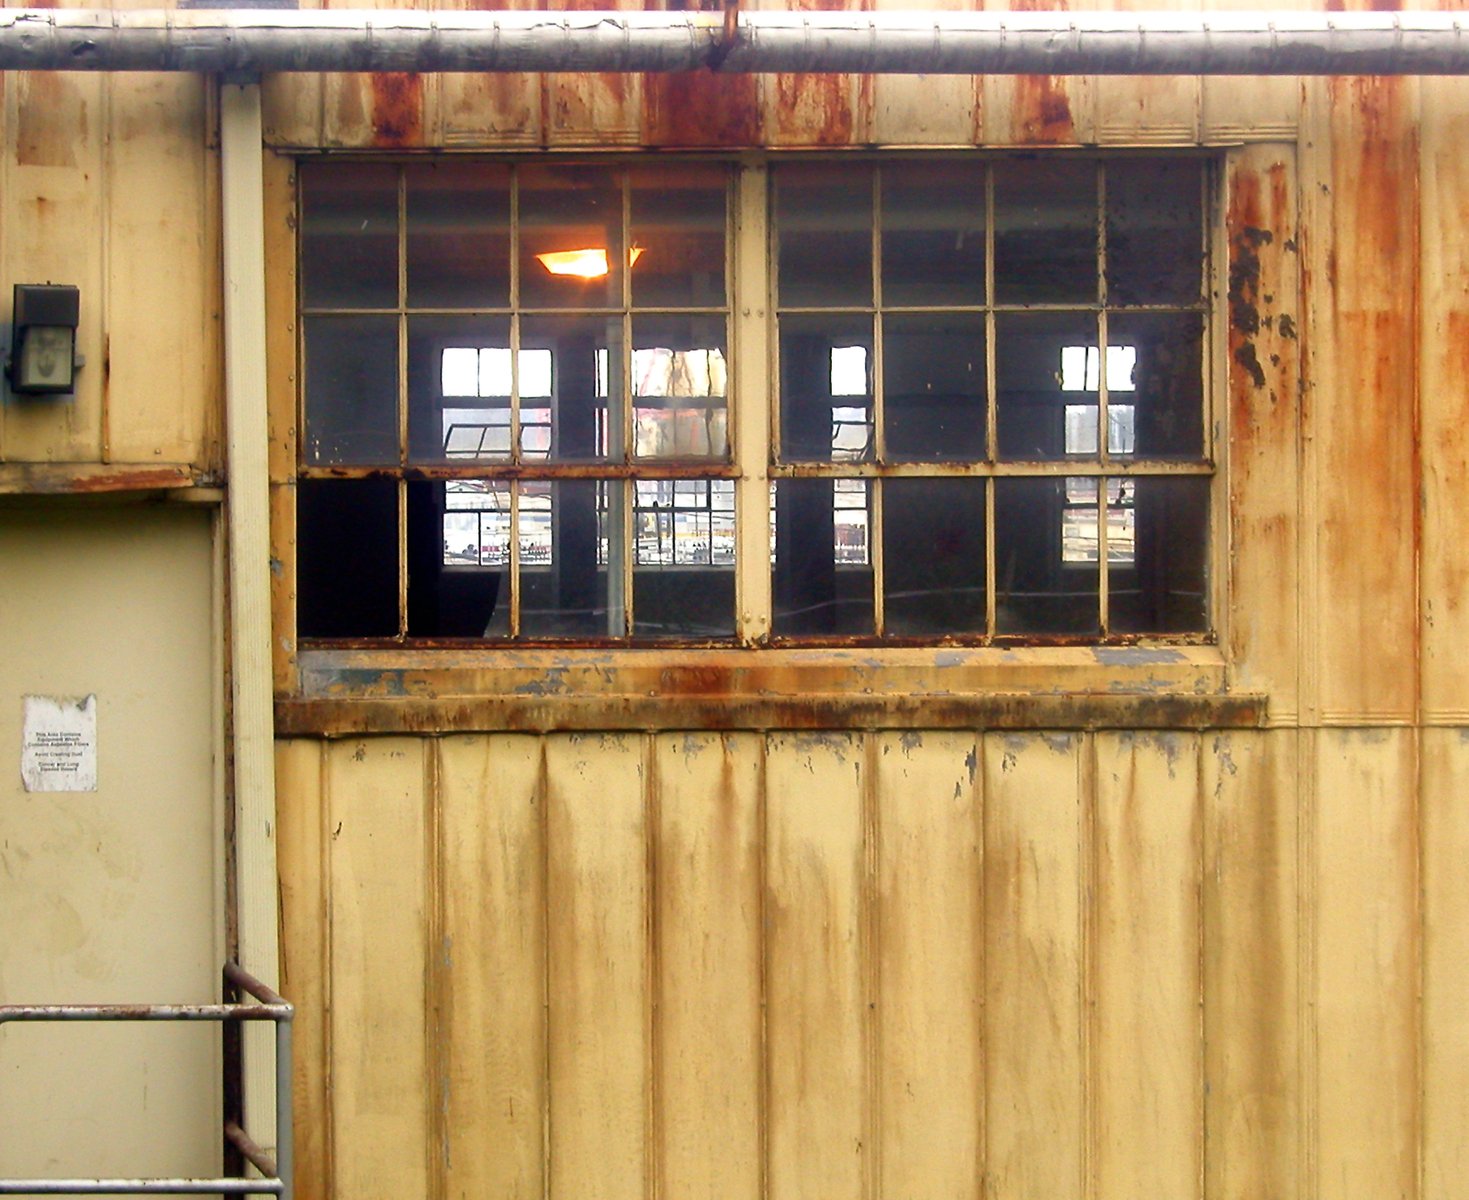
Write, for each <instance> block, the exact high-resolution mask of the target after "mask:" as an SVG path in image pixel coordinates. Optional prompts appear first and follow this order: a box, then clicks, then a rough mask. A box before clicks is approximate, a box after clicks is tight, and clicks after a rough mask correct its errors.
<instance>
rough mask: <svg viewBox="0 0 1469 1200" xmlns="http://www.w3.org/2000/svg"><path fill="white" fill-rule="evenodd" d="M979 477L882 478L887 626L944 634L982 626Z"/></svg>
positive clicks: (904, 633) (901, 632)
mask: <svg viewBox="0 0 1469 1200" xmlns="http://www.w3.org/2000/svg"><path fill="white" fill-rule="evenodd" d="M984 489H985V483H984V480H982V479H889V480H887V481H886V482H885V483H884V484H883V563H884V567H883V575H884V610H883V612H884V622H885V626H886V632H887V633H890V634H894V635H897V636H900V637H929V636H932V637H939V636H942V635H944V634H950V633H983V632H984V631H985V623H986V619H987V618H986V611H985V590H984V565H985V558H984V540H985V532H984V530H985V512H984Z"/></svg>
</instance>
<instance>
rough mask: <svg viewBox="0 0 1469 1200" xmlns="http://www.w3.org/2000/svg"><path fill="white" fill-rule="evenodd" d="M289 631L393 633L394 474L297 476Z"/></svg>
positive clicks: (357, 634)
mask: <svg viewBox="0 0 1469 1200" xmlns="http://www.w3.org/2000/svg"><path fill="white" fill-rule="evenodd" d="M296 632H297V634H299V635H300V636H301V637H308V638H309V637H325V638H347V637H396V636H397V634H398V484H397V481H396V480H393V479H302V480H300V481H298V482H297V484H296Z"/></svg>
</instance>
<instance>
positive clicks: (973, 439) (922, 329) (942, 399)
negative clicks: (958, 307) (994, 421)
mask: <svg viewBox="0 0 1469 1200" xmlns="http://www.w3.org/2000/svg"><path fill="white" fill-rule="evenodd" d="M882 338H883V342H882V347H883V405H884V416H883V420H884V423H885V425H886V430H885V434H886V437H887V456H888V458H889V459H892V460H894V461H898V462H960V461H963V460H966V459H980V458H984V457H985V413H986V395H985V350H984V316H983V314H981V313H913V314H902V315H896V314H895V315H892V316H889V317H888V318H887V319H886V320H885V321H884V322H883V331H882Z"/></svg>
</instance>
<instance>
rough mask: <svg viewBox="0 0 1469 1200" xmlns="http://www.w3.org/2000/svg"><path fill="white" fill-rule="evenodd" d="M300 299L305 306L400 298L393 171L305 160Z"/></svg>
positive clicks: (386, 302) (387, 303) (376, 303)
mask: <svg viewBox="0 0 1469 1200" xmlns="http://www.w3.org/2000/svg"><path fill="white" fill-rule="evenodd" d="M300 171H301V302H302V304H303V305H305V306H306V307H307V308H394V307H396V306H397V303H398V171H397V168H396V167H391V166H382V165H378V164H368V163H333V164H331V165H330V167H328V166H327V165H326V164H314V163H303V164H302V165H301V167H300Z"/></svg>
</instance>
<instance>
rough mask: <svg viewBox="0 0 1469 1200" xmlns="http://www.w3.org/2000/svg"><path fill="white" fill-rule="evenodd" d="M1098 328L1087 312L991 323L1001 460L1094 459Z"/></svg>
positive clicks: (1017, 316)
mask: <svg viewBox="0 0 1469 1200" xmlns="http://www.w3.org/2000/svg"><path fill="white" fill-rule="evenodd" d="M1097 328H1098V326H1097V318H1096V316H1095V315H1094V314H1092V313H1001V314H1000V315H999V316H998V317H996V319H995V385H996V398H995V403H996V414H995V416H996V422H997V434H998V438H999V443H1000V457H1001V458H1009V459H1040V460H1046V459H1051V460H1054V459H1062V458H1066V457H1067V456H1068V455H1077V454H1095V453H1096V449H1097V431H1096V430H1097V426H1096V421H1097V417H1096V414H1097V390H1098V383H1097V362H1098V359H1097V353H1098V350H1097V346H1098V341H1097ZM1082 409H1085V410H1086V412H1082V411H1079V410H1082ZM1087 412H1089V413H1090V426H1089V428H1090V437H1089V440H1088V436H1087V429H1088V424H1087V421H1088V418H1087ZM1068 417H1069V418H1070V422H1069V424H1068Z"/></svg>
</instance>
